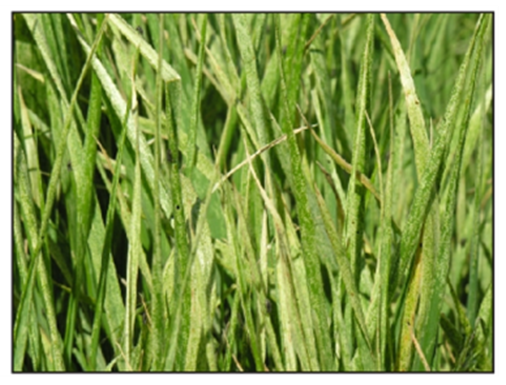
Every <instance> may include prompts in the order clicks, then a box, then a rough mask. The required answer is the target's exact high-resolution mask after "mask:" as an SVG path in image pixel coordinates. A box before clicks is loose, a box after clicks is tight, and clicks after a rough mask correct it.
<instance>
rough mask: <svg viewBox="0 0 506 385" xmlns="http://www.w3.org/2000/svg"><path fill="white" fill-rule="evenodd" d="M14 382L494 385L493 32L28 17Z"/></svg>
mask: <svg viewBox="0 0 506 385" xmlns="http://www.w3.org/2000/svg"><path fill="white" fill-rule="evenodd" d="M13 23H14V78H13V81H14V83H13V97H14V103H13V106H14V111H13V148H14V157H13V172H14V181H13V182H14V183H13V189H14V202H13V204H14V218H13V245H14V255H13V277H14V282H13V306H14V316H15V319H14V325H13V345H14V346H13V352H14V363H13V370H14V371H329V372H334V371H365V372H369V371H492V362H493V361H492V353H493V349H492V341H493V335H492V331H493V325H492V293H493V287H492V267H493V248H492V199H491V197H492V192H493V180H492V147H493V143H492V129H493V126H492V122H493V116H492V111H491V100H492V38H491V31H492V25H491V24H492V15H491V14H483V15H478V14H388V15H384V14H382V15H379V14H281V15H279V14H163V15H158V14H121V15H117V14H107V15H104V14H14V15H13Z"/></svg>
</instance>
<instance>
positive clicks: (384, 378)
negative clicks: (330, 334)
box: [0, 0, 506, 385]
mask: <svg viewBox="0 0 506 385" xmlns="http://www.w3.org/2000/svg"><path fill="white" fill-rule="evenodd" d="M283 1H285V2H287V1H286V0H283ZM206 2H209V1H206ZM375 2H378V1H375ZM451 2H452V3H459V4H462V5H463V6H462V9H461V10H458V9H455V10H453V11H463V12H465V11H466V9H465V8H466V7H465V4H466V3H471V2H468V1H466V2H462V1H458V2H457V1H455V0H451ZM20 3H25V1H21V2H20ZM26 3H41V4H45V3H46V2H43V1H41V0H36V1H30V2H28V1H26ZM90 3H102V2H99V1H92V2H90ZM111 3H125V1H124V0H123V1H121V2H120V1H118V0H114V1H113V2H111ZM150 3H161V4H167V2H163V1H160V0H157V1H151V2H150ZM185 3H196V2H194V1H187V2H185ZM199 3H201V2H199ZM261 3H271V2H270V1H269V2H267V1H265V2H261ZM289 3H294V2H293V1H290V2H289ZM318 3H334V2H329V1H319V2H318ZM353 3H369V2H364V1H357V2H353ZM425 3H440V1H430V2H425ZM500 3H501V2H495V4H500ZM102 4H103V3H102ZM473 4H475V3H473ZM62 5H63V4H62ZM237 5H238V3H234V4H231V11H234V10H237V11H240V12H245V9H244V8H242V9H240V10H239V9H238V8H239V7H237ZM403 5H404V7H406V6H407V4H406V3H403V4H402V5H401V4H400V7H399V8H400V9H399V10H398V12H415V11H416V9H409V10H407V9H406V8H404V9H402V8H403ZM487 5H489V4H487V3H484V4H483V11H484V12H490V7H487ZM412 7H413V6H411V5H410V6H408V8H412ZM62 8H64V5H63V7H62ZM357 8H360V7H359V6H358V7H357ZM413 8H414V7H413ZM34 10H35V11H37V10H38V11H43V10H42V9H41V8H39V9H37V7H34ZM13 11H14V10H13ZM125 11H128V10H127V9H125ZM196 11H198V10H197V9H195V8H193V7H192V6H190V5H189V6H188V10H187V12H192V13H193V12H196ZM289 11H290V12H296V11H294V10H293V9H292V10H289ZM358 11H359V12H364V11H365V10H364V9H360V10H358ZM448 11H450V9H449V10H448ZM121 12H124V11H123V10H122V11H121ZM178 12H183V11H181V10H178ZM347 12H350V11H347ZM388 12H392V11H388ZM493 13H494V19H493V31H494V32H493V34H494V37H493V41H494V48H495V22H496V18H495V14H496V12H493ZM497 14H499V15H500V12H497ZM493 57H494V60H493V63H494V64H493V66H494V70H493V84H494V87H493V95H494V96H495V95H496V82H495V81H494V80H495V74H496V70H498V69H497V68H496V66H495V50H494V51H493ZM494 100H495V99H494ZM495 107H496V105H495V104H494V117H493V119H494V123H495ZM498 107H499V108H500V106H498ZM497 129H498V127H497ZM495 131H496V127H495V125H494V153H495V147H496V146H495V144H496V143H495V139H496V136H495ZM499 145H500V144H497V146H499ZM494 155H495V154H494ZM498 156H499V154H498ZM493 167H494V170H493V174H494V177H493V180H492V184H493V188H494V189H493V191H494V193H493V194H492V207H493V228H494V232H493V242H492V244H493V250H494V251H495V248H496V239H499V237H496V230H497V226H496V223H495V222H496V212H495V208H496V200H495V197H496V194H495V186H496V180H497V181H499V180H500V179H499V176H500V175H499V174H498V170H497V168H496V167H495V156H494V166H493ZM11 204H12V203H11ZM499 218H500V213H499V217H498V218H497V222H498V223H499ZM496 257H498V255H496V253H494V258H496ZM505 265H506V264H505ZM505 269H506V267H505V266H503V268H502V270H505ZM500 273H502V271H501V272H500ZM500 273H499V274H500ZM505 276H506V273H505ZM492 279H493V284H495V276H494V275H493V276H492ZM494 287H495V286H494ZM502 291H504V288H503V290H502ZM11 297H12V296H9V299H11ZM503 298H505V297H504V296H503ZM496 305H498V306H497V308H499V304H498V303H496V301H495V292H494V297H493V313H494V317H493V325H494V334H495V333H496V332H498V331H499V328H500V325H498V324H497V323H496V322H495V311H496ZM11 309H12V306H11ZM497 342H498V341H496V340H495V339H494V362H493V368H494V373H497V372H498V371H500V367H501V366H502V365H501V364H502V361H501V362H498V360H497V354H498V353H499V352H500V341H499V344H498V343H497ZM11 348H12V344H11ZM10 350H11V349H10ZM9 353H12V352H9ZM10 358H11V360H12V355H10ZM11 373H12V372H11ZM174 374H175V375H178V376H180V375H184V374H183V373H174ZM66 375H67V374H65V373H62V374H61V375H58V374H55V373H49V374H47V375H46V374H42V373H37V374H33V375H31V374H28V373H19V374H17V373H12V374H11V376H12V377H9V378H1V381H0V383H1V384H2V385H3V384H6V385H7V384H18V383H19V384H25V383H31V382H34V381H32V380H31V378H34V379H37V380H36V381H37V382H36V383H37V384H48V385H53V384H55V385H58V384H62V385H63V384H68V383H73V384H74V383H76V384H90V383H91V384H95V383H96V384H103V379H107V383H108V384H118V385H120V384H121V385H125V384H129V383H130V384H132V385H134V384H135V385H137V384H138V382H139V381H138V380H139V379H141V378H143V379H144V378H146V377H148V376H149V374H148V373H142V374H127V373H124V374H123V373H112V375H114V376H116V375H119V376H122V377H123V376H125V378H111V377H108V375H107V374H105V375H104V377H102V378H96V377H95V376H96V374H95V375H93V376H94V378H90V377H87V375H86V374H82V378H64V377H65V376H66ZM68 375H76V373H68ZM156 375H157V376H158V375H161V374H158V373H157V374H156ZM252 375H253V374H252V373H248V374H245V375H244V376H245V377H246V376H252ZM415 375H416V376H418V377H417V378H410V377H411V376H415ZM462 375H463V374H462V373H459V374H455V376H459V377H460V376H462ZM464 375H465V376H466V377H467V378H454V377H453V378H450V376H452V373H448V374H446V373H434V374H430V373H423V374H422V373H420V374H417V373H413V374H409V373H406V374H401V373H377V374H373V373H357V374H353V373H342V374H340V373H335V374H332V373H325V374H318V373H309V374H304V373H291V374H288V373H287V374H284V373H279V374H273V373H269V374H255V378H251V377H249V378H241V380H240V381H241V383H244V381H247V383H258V379H262V378H265V380H261V382H264V383H270V382H271V380H272V379H275V381H276V384H287V385H288V384H290V385H292V384H294V383H300V384H306V383H307V381H306V379H309V378H319V379H320V380H322V381H324V382H325V383H328V384H336V379H335V378H340V381H343V380H345V378H346V383H349V381H352V382H353V383H357V384H358V383H362V382H363V381H364V380H366V379H374V381H375V384H376V383H378V381H379V383H380V384H381V383H384V384H403V383H405V382H406V380H408V381H415V383H427V382H434V383H438V384H439V381H438V379H444V381H445V384H455V385H457V384H458V385H462V384H466V383H469V384H472V385H474V384H475V383H476V380H477V379H478V378H487V379H489V380H492V383H499V382H500V379H499V378H491V377H492V376H494V375H495V374H493V373H465V374H464ZM164 376H166V378H153V377H151V378H149V383H150V384H168V383H178V384H179V383H181V382H183V383H187V384H190V383H191V384H193V383H194V382H195V380H197V379H199V378H206V380H205V381H206V384H209V381H210V383H215V384H235V383H236V382H237V380H236V379H237V378H239V376H240V375H238V374H237V373H234V374H227V373H217V374H211V373H209V374H198V373H188V374H187V375H185V378H181V377H178V378H174V377H171V374H170V373H167V374H166V375H165V374H164ZM330 376H332V377H335V378H328V377H330ZM349 376H353V377H354V378H350V377H349ZM396 376H398V378H395V377H396ZM401 376H402V377H401ZM408 376H409V377H408ZM16 377H17V378H16ZM55 377H56V378H55ZM58 377H59V378H58ZM127 377H128V378H127ZM232 377H233V378H232ZM287 377H288V378H287ZM366 381H367V380H366ZM436 381H437V382H436ZM197 382H198V380H197Z"/></svg>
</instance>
